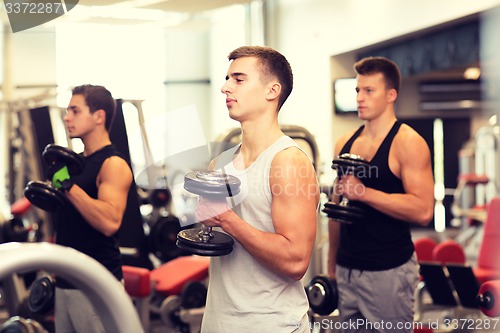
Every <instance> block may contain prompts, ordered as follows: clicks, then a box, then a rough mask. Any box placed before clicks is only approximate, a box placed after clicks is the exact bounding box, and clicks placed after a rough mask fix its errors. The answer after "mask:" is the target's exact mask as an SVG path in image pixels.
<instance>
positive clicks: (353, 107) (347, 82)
mask: <svg viewBox="0 0 500 333" xmlns="http://www.w3.org/2000/svg"><path fill="white" fill-rule="evenodd" d="M356 83H357V82H356V78H354V77H352V78H351V77H350V78H342V79H336V80H335V81H333V104H334V109H335V113H350V112H358V106H357V103H356Z"/></svg>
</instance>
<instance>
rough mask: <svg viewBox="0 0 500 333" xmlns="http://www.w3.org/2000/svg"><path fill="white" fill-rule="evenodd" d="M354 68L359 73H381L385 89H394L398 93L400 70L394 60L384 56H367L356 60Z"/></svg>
mask: <svg viewBox="0 0 500 333" xmlns="http://www.w3.org/2000/svg"><path fill="white" fill-rule="evenodd" d="M354 70H355V71H356V73H357V74H359V75H370V74H377V73H381V74H382V75H383V76H384V80H385V85H386V87H387V89H396V92H398V93H399V88H400V87H401V72H400V71H399V68H398V65H397V64H396V63H395V62H394V61H392V60H389V59H387V58H385V57H367V58H363V59H361V60H359V61H358V62H356V63H355V64H354Z"/></svg>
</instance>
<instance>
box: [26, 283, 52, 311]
mask: <svg viewBox="0 0 500 333" xmlns="http://www.w3.org/2000/svg"><path fill="white" fill-rule="evenodd" d="M28 307H29V309H30V311H31V312H33V313H36V314H45V313H47V312H48V311H50V310H52V309H53V308H54V281H53V280H52V278H51V277H49V276H41V277H39V278H37V279H36V280H35V281H34V282H33V284H32V285H31V288H30V293H29V296H28Z"/></svg>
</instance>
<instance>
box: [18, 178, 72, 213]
mask: <svg viewBox="0 0 500 333" xmlns="http://www.w3.org/2000/svg"><path fill="white" fill-rule="evenodd" d="M24 196H25V197H26V198H27V199H28V200H29V202H31V203H32V204H33V205H34V206H36V207H38V208H40V209H43V210H46V211H48V212H55V211H57V210H59V209H60V208H62V207H64V205H65V204H66V199H65V198H64V195H63V194H62V193H61V192H59V191H58V190H56V189H55V188H53V187H52V186H50V185H49V184H47V183H44V182H40V181H30V182H29V183H28V184H26V187H25V188H24Z"/></svg>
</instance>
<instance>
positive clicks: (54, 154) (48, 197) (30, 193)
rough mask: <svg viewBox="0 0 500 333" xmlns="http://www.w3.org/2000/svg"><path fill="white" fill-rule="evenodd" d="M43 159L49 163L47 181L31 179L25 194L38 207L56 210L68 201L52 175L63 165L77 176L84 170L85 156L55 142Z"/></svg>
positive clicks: (49, 146)
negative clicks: (54, 182)
mask: <svg viewBox="0 0 500 333" xmlns="http://www.w3.org/2000/svg"><path fill="white" fill-rule="evenodd" d="M42 157H43V159H44V160H45V161H46V162H47V164H48V165H49V168H48V172H47V175H46V178H47V181H45V182H42V181H30V182H29V183H28V184H26V187H25V189H24V196H25V197H26V198H27V199H28V200H29V201H30V202H31V203H32V204H33V205H34V206H36V207H38V208H41V209H43V210H46V211H49V212H54V211H57V210H58V209H60V208H61V207H63V206H64V205H65V203H66V200H65V198H64V195H63V194H62V193H61V191H59V190H58V189H57V188H55V187H54V185H53V184H52V182H51V179H52V176H53V175H54V173H55V172H57V171H58V170H59V169H60V168H61V167H63V166H66V167H67V168H68V174H69V175H70V176H76V175H78V174H80V173H81V172H82V171H83V168H84V167H85V162H84V160H83V157H81V156H80V155H78V154H77V153H75V152H74V151H72V150H70V149H68V148H65V147H61V146H58V145H55V144H48V145H47V146H46V147H45V149H44V151H43V153H42Z"/></svg>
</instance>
